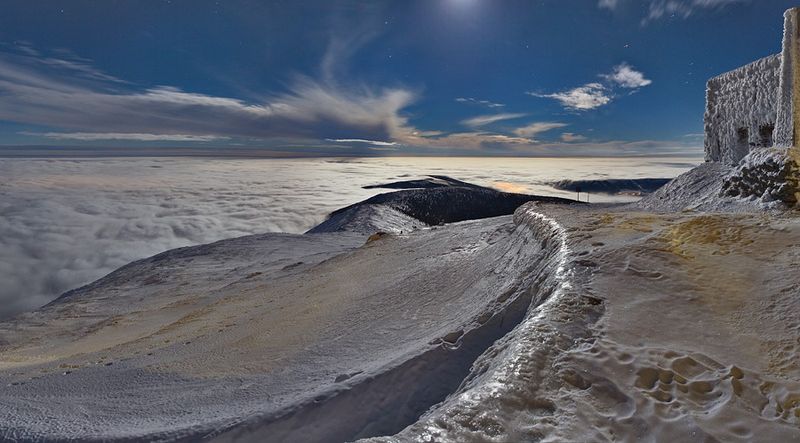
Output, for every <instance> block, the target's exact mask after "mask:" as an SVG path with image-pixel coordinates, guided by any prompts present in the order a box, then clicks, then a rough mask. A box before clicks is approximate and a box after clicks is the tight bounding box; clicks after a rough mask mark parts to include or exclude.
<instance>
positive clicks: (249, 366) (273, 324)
mask: <svg viewBox="0 0 800 443" xmlns="http://www.w3.org/2000/svg"><path fill="white" fill-rule="evenodd" d="M452 190H454V191H456V193H455V194H454V193H452V192H450V193H444V194H440V193H441V191H442V190H426V191H424V192H426V193H436V194H437V195H436V196H434V197H433V198H432V199H426V198H425V196H423V195H419V194H420V192H423V191H420V192H415V193H413V194H412V195H411V196H410V198H409V195H408V194H407V193H403V192H401V193H399V194H401V196H402V198H400V199H399V200H393V197H391V196H383V197H381V198H382V200H381V202H383V203H386V202H389V203H390V204H396V205H398V207H402V208H403V209H405V210H408V211H412V210H414V208H415V206H414V204H416V203H418V202H422V203H423V206H422V207H423V209H422V210H419V209H417V211H419V212H420V213H422V214H425V215H426V216H428V217H434V216H435V214H433V213H431V212H426V210H428V209H430V210H433V209H435V208H445V213H446V214H451V215H452V214H456V215H459V216H467V215H469V214H470V213H476V214H484V215H485V213H486V211H487V210H486V209H484V208H482V206H481V205H490V204H492V203H493V202H494V199H493V198H491V197H496V196H498V195H499V194H502V193H496V192H494V193H487V192H486V191H484V190H482V189H477V190H464V189H463V188H452ZM452 195H460V196H462V197H463V198H462V199H461V200H459V199H456V200H455V203H459V202H460V203H464V204H463V205H460V206H457V207H456V208H455V209H453V208H451V207H449V206H446V205H445V204H446V203H448V200H447V197H448V196H452ZM476 196H477V197H476ZM517 198H533V197H532V196H521V197H519V196H515V195H511V197H508V199H507V201H506V202H505V203H504V204H509V205H510V204H512V203H513V202H514V201H516V200H515V199H517ZM501 200H502V196H501ZM554 201H561V200H557V199H555V200H554ZM383 203H379V204H376V205H373V204H368V205H361V206H358V207H357V209H358V210H359V211H368V212H369V211H372V212H371V213H365V212H360V214H361V215H364V218H363V220H361V221H363V222H366V223H382V221H381V220H384V221H385V220H386V218H385V217H384V216H385V215H386V213H385V211H393V213H394V215H397V216H398V219H399V220H400V222H399V224H400V225H402V223H406V222H412V223H418V224H420V222H419V221H418V220H416V219H414V218H412V217H410V216H408V215H406V214H403V213H401V212H399V211H398V210H395V209H393V208H391V207H390V206H388V205H386V204H383ZM401 204H402V205H405V206H401ZM425 208H428V209H425ZM448 211H450V212H448ZM452 211H455V212H452ZM359 223H360V222H359ZM359 226H362V227H363V226H364V224H359ZM537 226H539V225H538V224H528V223H520V222H519V220H517V223H513V222H512V220H511V219H510V217H499V218H490V219H486V220H478V221H465V222H461V223H453V224H448V225H445V226H437V227H431V228H427V229H418V230H416V231H414V232H409V231H410V230H409V231H406V230H405V229H406V227H405V226H403V230H404V232H406V233H405V234H404V235H397V234H395V235H391V234H389V235H383V236H378V237H376V240H374V241H369V242H367V243H366V244H365V240H366V236H365V235H364V234H362V233H359V232H358V230H353V229H342V230H337V232H324V233H312V234H305V235H289V234H268V235H257V236H248V237H242V238H237V239H231V240H224V241H220V242H217V243H214V244H209V245H202V246H197V247H189V248H181V249H177V250H173V251H168V252H165V253H162V254H159V255H157V256H154V257H151V258H149V259H144V260H140V261H137V262H135V263H132V264H130V265H127V266H124V267H123V268H120V269H119V270H117V271H115V272H113V273H111V274H109V275H108V276H106V277H104V278H103V279H100V280H98V281H96V282H94V283H92V284H90V285H87V286H85V287H83V288H79V289H77V290H74V291H70V292H69V293H68V295H65V296H64V297H61V298H60V299H59V300H57V301H56V302H54V303H51V304H50V305H48V306H46V307H45V308H43V309H41V310H39V311H36V312H32V313H28V314H25V315H22V316H19V317H17V318H15V319H14V320H12V321H9V322H3V323H0V385H2V389H3V402H4V404H5V405H6V406H8V407H7V408H4V409H3V411H4V412H2V414H3V415H2V417H0V437H3V438H9V439H11V438H13V439H16V440H19V441H29V440H37V441H41V440H45V441H46V440H64V439H98V440H107V439H110V440H119V439H137V438H138V439H142V438H145V439H157V440H165V441H171V440H180V439H195V438H200V437H201V436H205V437H212V436H214V437H216V438H218V439H220V440H223V441H224V440H226V439H236V440H247V439H253V440H258V441H261V440H262V438H263V435H265V434H264V432H268V433H269V435H273V436H275V437H274V439H276V440H281V439H283V440H286V441H297V439H298V438H299V437H298V436H299V435H302V440H303V441H315V440H316V441H332V440H338V441H341V440H347V439H352V438H357V437H366V436H370V435H386V434H392V433H395V432H397V431H399V430H401V429H402V428H403V427H405V426H406V425H408V424H410V423H412V422H414V421H415V420H416V419H417V418H418V417H419V415H420V414H422V413H423V412H424V411H425V410H426V409H427V408H428V407H430V406H431V405H433V404H436V403H438V402H439V401H441V400H443V399H444V398H445V397H446V396H447V394H449V393H450V392H452V391H454V390H456V389H457V388H458V384H459V383H460V382H461V380H463V379H464V377H466V376H467V374H468V373H469V368H470V365H471V364H472V363H473V362H474V360H475V359H476V358H477V357H478V355H480V354H481V353H482V352H484V351H485V350H486V348H487V347H489V346H490V345H491V344H492V343H493V342H494V341H495V340H497V339H499V338H501V337H503V336H505V335H506V334H507V333H508V332H509V331H510V330H511V328H513V327H514V326H515V325H516V324H518V323H519V322H520V321H522V319H523V318H525V316H526V315H527V312H528V308H529V306H531V301H532V300H533V301H534V303H538V302H540V301H541V300H540V298H539V294H540V292H538V291H533V290H531V288H532V285H533V284H534V283H535V282H534V281H533V279H534V277H535V276H543V275H551V274H553V273H554V272H555V268H552V269H551V265H550V263H551V262H552V260H551V258H552V257H551V256H552V254H550V253H549V252H546V253H544V254H543V253H542V251H543V250H545V251H550V250H551V248H552V247H554V245H557V244H558V242H557V241H553V240H552V239H543V238H538V237H537V236H538V235H553V234H552V232H550V231H549V230H547V229H544V230H542V231H541V232H539V231H537V229H539V228H537ZM532 227H533V228H532ZM373 233H374V231H373ZM408 294H413V295H414V296H413V297H409V296H408ZM231 362H236V363H235V364H231ZM398 385H402V386H406V387H407V390H404V391H398V390H397V389H395V387H396V386H398ZM87 393H89V394H88V395H87ZM75 404H80V405H81V407H80V408H74V407H71V406H70V405H75ZM32 405H35V406H32ZM357 405H361V406H357ZM364 405H367V407H362V406H364ZM336 411H339V412H336ZM341 411H346V412H347V414H346V416H343V415H341ZM43 417H47V419H43ZM308 423H314V426H315V429H316V430H317V431H315V432H316V433H310V432H309V430H308V429H307V428H303V429H301V427H303V426H305V425H306V424H308Z"/></svg>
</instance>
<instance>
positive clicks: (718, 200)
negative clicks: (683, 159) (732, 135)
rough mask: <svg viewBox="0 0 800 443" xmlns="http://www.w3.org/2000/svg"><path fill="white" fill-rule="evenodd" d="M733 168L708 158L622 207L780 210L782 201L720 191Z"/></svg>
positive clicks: (742, 210) (671, 210) (635, 208)
mask: <svg viewBox="0 0 800 443" xmlns="http://www.w3.org/2000/svg"><path fill="white" fill-rule="evenodd" d="M734 172H735V168H734V167H731V166H727V165H725V164H723V163H718V162H709V163H703V164H702V165H700V166H698V167H696V168H694V169H692V170H690V171H689V172H686V173H684V174H681V175H679V176H678V177H676V178H675V179H674V180H672V181H670V182H669V183H667V184H666V185H664V186H663V187H662V188H660V189H659V190H658V191H656V192H654V193H652V194H650V195H647V196H645V197H644V198H642V199H641V200H639V201H638V202H635V203H631V204H629V205H625V206H623V207H622V208H623V209H624V210H636V211H641V210H644V211H653V212H680V211H696V212H702V211H708V212H754V211H764V210H773V209H774V210H780V209H783V208H784V205H783V203H781V202H779V201H776V200H774V199H771V198H768V199H762V198H761V196H759V197H733V196H729V195H725V194H724V193H723V192H722V188H723V184H724V183H725V180H726V179H727V178H728V177H730V176H731V175H732V174H734Z"/></svg>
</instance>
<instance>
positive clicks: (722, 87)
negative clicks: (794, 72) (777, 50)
mask: <svg viewBox="0 0 800 443" xmlns="http://www.w3.org/2000/svg"><path fill="white" fill-rule="evenodd" d="M781 59H782V56H781V54H776V55H772V56H769V57H765V58H762V59H760V60H756V61H754V62H752V63H750V64H748V65H745V66H742V67H741V68H738V69H735V70H733V71H730V72H727V73H725V74H722V75H720V76H717V77H714V78H712V79H711V80H709V81H708V83H707V85H706V112H705V118H704V121H705V153H706V161H718V162H724V163H728V164H736V163H738V162H739V160H741V159H742V158H743V157H744V156H745V155H747V153H748V152H750V150H751V149H753V148H758V147H769V146H772V145H773V132H774V128H775V122H776V121H777V110H778V96H779V90H780V86H781V69H782V66H781Z"/></svg>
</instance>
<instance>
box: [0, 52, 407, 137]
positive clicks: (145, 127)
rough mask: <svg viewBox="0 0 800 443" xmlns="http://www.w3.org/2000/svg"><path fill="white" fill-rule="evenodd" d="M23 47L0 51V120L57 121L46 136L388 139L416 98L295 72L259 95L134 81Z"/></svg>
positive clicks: (82, 62)
mask: <svg viewBox="0 0 800 443" xmlns="http://www.w3.org/2000/svg"><path fill="white" fill-rule="evenodd" d="M26 49H27V50H26V51H17V53H9V52H0V120H7V121H14V122H19V123H26V124H36V125H42V126H47V127H51V128H58V129H62V130H63V131H52V132H49V133H48V135H45V137H49V138H61V139H74V140H99V139H112V138H113V139H127V140H173V141H190V140H196V141H200V140H204V139H205V140H212V139H221V138H226V137H227V138H235V137H247V138H256V139H270V138H291V139H317V140H319V139H325V138H331V139H338V138H358V139H365V140H379V141H388V140H390V139H391V138H392V136H393V134H395V133H397V132H398V131H399V128H401V127H404V126H406V119H405V118H404V117H403V116H402V115H401V110H402V109H403V108H405V107H406V106H408V105H409V104H410V103H412V102H413V101H414V100H415V98H416V94H415V93H414V92H413V91H411V90H408V89H403V88H375V87H370V86H368V85H364V84H350V85H344V84H341V83H338V82H335V81H333V80H332V79H329V80H314V79H312V78H310V77H306V76H296V77H295V78H294V80H293V81H292V82H291V83H290V85H289V87H288V88H287V90H286V91H284V92H279V93H267V94H265V95H264V96H265V97H266V98H264V99H261V100H258V101H247V100H244V99H240V98H234V97H223V96H214V95H208V94H203V93H199V92H189V91H184V90H181V89H179V88H175V87H168V86H156V87H149V88H136V87H135V86H134V85H131V84H128V83H126V82H124V81H122V80H119V79H117V78H115V77H113V76H111V75H108V74H105V73H103V72H102V71H100V70H98V69H95V68H93V67H92V66H91V64H90V63H89V61H86V60H79V59H75V58H73V59H65V58H57V57H53V56H46V57H45V56H42V55H41V54H40V53H38V52H37V51H35V50H34V49H32V48H28V47H26ZM20 52H22V53H20ZM326 69H332V68H326ZM70 134H73V135H70ZM90 134H103V135H90Z"/></svg>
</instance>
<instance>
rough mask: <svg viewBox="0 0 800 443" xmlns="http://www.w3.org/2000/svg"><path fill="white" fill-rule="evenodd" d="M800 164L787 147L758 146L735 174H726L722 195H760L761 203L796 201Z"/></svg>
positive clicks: (758, 196)
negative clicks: (798, 164)
mask: <svg viewBox="0 0 800 443" xmlns="http://www.w3.org/2000/svg"><path fill="white" fill-rule="evenodd" d="M799 178H800V177H799V176H798V166H797V162H796V161H795V159H794V158H793V157H792V155H791V150H790V149H787V148H771V149H759V150H756V151H753V152H751V153H750V154H748V155H747V156H746V157H745V158H744V159H742V161H741V162H740V163H739V165H738V166H737V167H736V169H735V170H734V171H733V173H732V174H730V175H729V176H727V177H725V179H724V181H723V183H722V189H721V194H722V195H723V196H730V197H742V198H753V197H754V198H758V199H760V200H761V201H762V202H771V201H779V202H782V203H785V204H787V205H790V206H791V205H794V204H795V203H797V194H798V193H799V192H800V186H798V179H799Z"/></svg>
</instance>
